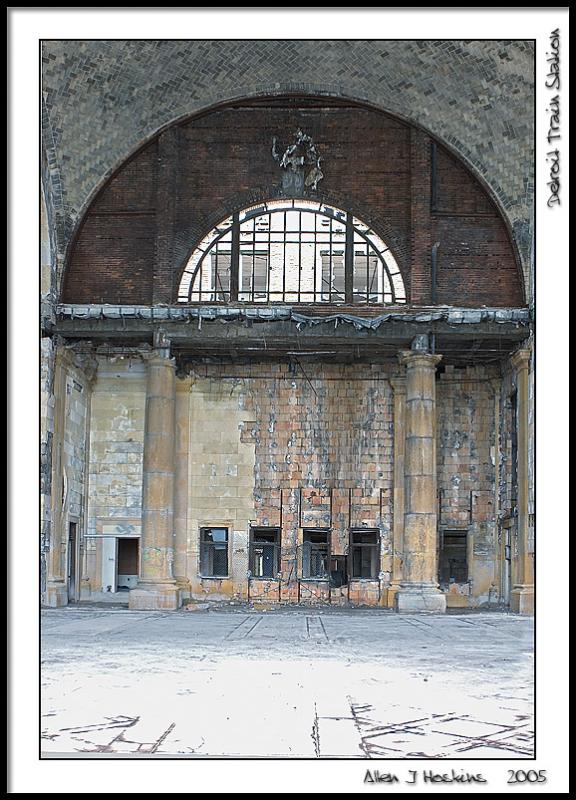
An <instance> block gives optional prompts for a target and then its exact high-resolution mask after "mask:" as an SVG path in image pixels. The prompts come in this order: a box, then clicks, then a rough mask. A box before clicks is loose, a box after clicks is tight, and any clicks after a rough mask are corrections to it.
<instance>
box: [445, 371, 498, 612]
mask: <svg viewBox="0 0 576 800" xmlns="http://www.w3.org/2000/svg"><path fill="white" fill-rule="evenodd" d="M497 392H499V369H498V368H497V367H466V368H465V369H457V368H450V367H447V368H446V370H445V371H444V372H442V373H440V374H439V376H438V382H437V425H438V451H437V452H438V490H439V498H438V501H439V502H438V505H439V528H440V529H459V530H466V531H467V532H468V559H469V572H468V576H469V583H468V585H466V584H462V585H459V584H458V585H456V584H455V585H453V586H451V587H450V589H449V593H448V604H449V605H450V604H451V603H452V604H454V605H465V604H469V605H477V604H481V603H488V602H495V601H496V600H497V599H498V598H497V591H498V587H497V574H496V560H497V543H498V536H497V529H496V514H495V508H496V457H497V456H496V449H497V446H498V445H497V434H496V431H497V424H498V423H497V420H496V418H495V415H496V406H495V395H496V393H497ZM465 598H467V599H465Z"/></svg>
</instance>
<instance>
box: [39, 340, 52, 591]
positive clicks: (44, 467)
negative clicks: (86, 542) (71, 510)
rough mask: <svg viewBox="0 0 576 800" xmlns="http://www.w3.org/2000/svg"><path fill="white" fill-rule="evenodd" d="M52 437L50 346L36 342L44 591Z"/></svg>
mask: <svg viewBox="0 0 576 800" xmlns="http://www.w3.org/2000/svg"><path fill="white" fill-rule="evenodd" d="M53 438H54V345H53V342H52V339H47V338H45V339H42V341H41V343H40V525H41V528H40V591H41V593H42V598H43V600H44V592H45V590H46V570H47V567H46V554H47V552H48V551H49V549H50V535H51V523H52V510H51V504H52V445H53Z"/></svg>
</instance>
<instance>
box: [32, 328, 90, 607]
mask: <svg viewBox="0 0 576 800" xmlns="http://www.w3.org/2000/svg"><path fill="white" fill-rule="evenodd" d="M42 350H43V356H44V357H43V364H42V386H41V403H42V406H41V410H42V415H41V419H42V423H41V429H42V434H43V440H42V441H43V448H42V449H43V453H42V455H43V459H42V482H43V486H45V487H46V491H45V492H43V495H44V498H43V502H42V506H41V508H42V523H43V531H42V533H43V536H42V539H43V541H42V545H43V559H42V562H41V563H42V570H43V571H44V570H45V576H46V578H45V583H44V585H43V586H42V601H43V602H45V603H47V604H48V605H61V604H62V603H63V602H65V601H66V600H65V598H66V597H67V591H68V587H67V577H68V575H67V573H68V568H67V565H68V563H69V559H70V557H71V554H70V553H69V529H70V524H71V523H76V548H77V549H76V563H77V575H76V580H77V583H76V594H77V596H78V594H79V590H80V580H81V576H82V558H83V553H84V530H85V520H86V513H85V498H86V485H87V447H88V431H89V424H90V399H91V380H92V371H91V369H90V368H89V367H88V366H84V365H83V360H82V359H78V357H77V355H76V354H75V353H74V352H73V351H72V350H71V349H70V348H66V347H64V346H62V345H56V344H55V343H54V341H53V340H48V339H46V340H43V347H42ZM48 448H49V456H50V461H48ZM69 599H71V600H74V599H78V597H76V598H69Z"/></svg>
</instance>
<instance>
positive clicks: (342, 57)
mask: <svg viewBox="0 0 576 800" xmlns="http://www.w3.org/2000/svg"><path fill="white" fill-rule="evenodd" d="M533 59H534V48H533V44H532V43H531V42H524V41H512V42H510V41H386V40H380V41H342V40H340V41H330V40H326V41H314V40H308V41H276V40H271V41H265V40H259V41H178V40H171V41H138V40H135V41H123V40H118V41H113V40H106V41H50V42H46V43H44V45H43V86H42V88H43V101H44V131H43V134H44V143H45V149H46V165H47V168H46V170H45V174H46V176H47V178H48V179H49V182H50V192H51V194H52V197H53V200H52V202H53V206H54V219H55V221H56V223H57V228H58V251H59V256H60V261H61V263H62V260H63V255H64V252H65V248H66V247H67V245H68V243H69V241H70V237H71V235H72V232H73V230H74V227H75V225H76V223H77V221H78V219H79V216H80V215H81V214H82V212H83V211H84V210H85V208H86V206H87V203H88V202H89V200H90V199H91V198H92V197H93V195H94V192H95V191H96V190H97V189H98V188H99V187H101V186H102V184H103V182H104V181H105V179H107V178H108V177H109V176H110V174H111V173H112V171H113V170H114V169H116V168H117V167H118V166H119V164H120V163H121V162H122V161H123V160H124V159H125V158H126V157H127V156H128V155H130V153H132V152H133V151H134V150H135V149H136V148H137V147H139V146H140V145H141V144H142V142H143V141H144V140H146V139H147V138H150V137H151V136H153V135H154V134H155V133H156V132H158V131H159V129H161V128H162V127H164V126H166V125H167V124H169V123H170V122H171V121H173V120H175V119H178V118H182V117H184V116H186V115H189V114H193V113H194V112H196V111H199V110H201V109H204V108H207V107H209V106H211V105H214V104H216V103H221V102H225V101H227V100H231V99H234V98H241V97H247V96H248V97H252V96H257V95H265V94H282V93H286V92H298V93H302V94H314V93H323V94H327V95H332V96H335V97H350V98H353V99H356V100H360V101H366V102H368V103H371V104H374V105H375V106H377V107H379V108H382V109H383V110H386V111H389V112H391V113H394V114H397V115H399V116H400V117H401V118H403V119H406V120H409V121H413V122H415V123H417V124H418V125H421V126H423V127H424V128H426V129H427V130H428V131H430V132H431V133H432V134H433V135H434V136H435V137H437V138H438V139H439V140H441V141H443V142H445V143H446V144H447V145H448V146H449V147H450V148H451V149H453V150H454V151H455V152H457V153H458V154H459V155H460V156H461V157H462V158H463V159H464V160H465V161H466V162H467V163H468V164H469V165H470V166H471V167H472V168H473V169H475V170H476V171H477V173H479V174H480V175H481V176H482V177H483V178H484V179H485V181H486V182H487V184H488V185H489V187H490V188H491V190H492V192H493V193H494V195H495V196H496V197H497V198H498V200H499V202H500V204H501V206H502V208H503V209H504V211H505V213H506V215H507V218H508V221H509V224H510V226H511V227H512V228H513V230H514V232H515V235H516V239H517V244H518V247H519V249H520V252H521V255H522V258H523V265H524V271H525V274H526V273H527V270H528V259H529V249H530V240H531V219H532V194H533V176H532V161H533V153H532V142H533V91H534V87H533V63H534V62H533Z"/></svg>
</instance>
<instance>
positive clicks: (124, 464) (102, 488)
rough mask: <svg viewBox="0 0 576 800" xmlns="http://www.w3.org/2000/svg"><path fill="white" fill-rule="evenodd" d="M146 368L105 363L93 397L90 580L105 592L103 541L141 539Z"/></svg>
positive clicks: (123, 362) (130, 361)
mask: <svg viewBox="0 0 576 800" xmlns="http://www.w3.org/2000/svg"><path fill="white" fill-rule="evenodd" d="M145 402H146V365H145V363H144V362H142V360H141V359H138V358H136V359H129V358H125V359H121V358H118V359H116V360H112V359H106V358H100V359H99V364H98V374H97V378H96V381H95V383H94V391H93V396H92V417H91V425H90V489H89V498H88V527H87V559H86V574H87V576H88V578H89V580H90V589H91V590H92V591H100V590H101V588H102V581H101V576H102V538H101V537H102V536H121V535H133V536H139V535H140V530H141V516H142V457H143V452H144V410H145Z"/></svg>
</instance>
